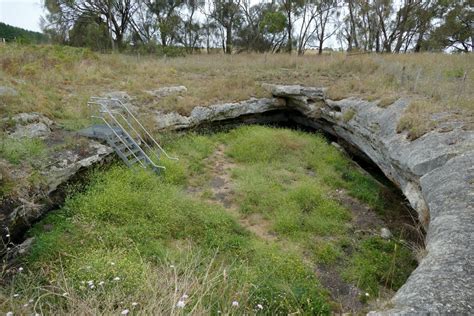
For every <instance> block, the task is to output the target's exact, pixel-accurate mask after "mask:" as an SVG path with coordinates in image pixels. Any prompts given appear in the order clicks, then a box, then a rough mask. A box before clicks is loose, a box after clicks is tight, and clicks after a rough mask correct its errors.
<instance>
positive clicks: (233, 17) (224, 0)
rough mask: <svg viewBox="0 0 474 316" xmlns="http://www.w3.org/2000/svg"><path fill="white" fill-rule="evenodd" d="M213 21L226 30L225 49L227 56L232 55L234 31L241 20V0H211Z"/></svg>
mask: <svg viewBox="0 0 474 316" xmlns="http://www.w3.org/2000/svg"><path fill="white" fill-rule="evenodd" d="M211 1H212V4H213V11H212V13H211V15H212V17H213V19H214V20H215V21H216V22H217V23H218V24H220V25H221V26H222V28H223V29H224V32H223V33H224V34H223V36H224V37H225V42H224V40H223V48H224V52H225V53H226V54H232V50H233V40H234V38H233V31H234V27H235V25H236V23H237V22H238V21H239V19H240V18H241V14H242V12H241V6H240V0H211Z"/></svg>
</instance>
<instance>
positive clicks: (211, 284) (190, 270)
mask: <svg viewBox="0 0 474 316" xmlns="http://www.w3.org/2000/svg"><path fill="white" fill-rule="evenodd" d="M163 141H164V143H165V144H166V146H167V148H168V149H169V150H170V151H171V152H172V153H173V154H176V155H178V156H179V157H180V161H178V162H174V161H171V162H167V167H168V170H167V171H166V173H165V174H164V175H163V176H161V177H157V176H156V175H154V174H152V173H150V172H147V171H145V170H130V169H127V168H126V167H123V166H121V165H114V166H113V167H112V168H110V169H108V170H106V171H104V170H99V169H98V170H96V171H95V172H92V174H91V175H90V179H91V181H90V183H89V184H88V185H87V186H86V188H85V189H81V190H79V189H77V188H76V189H74V188H71V192H70V194H69V198H68V199H67V201H66V203H65V205H64V206H63V207H62V208H61V209H59V210H56V211H54V212H51V213H49V214H48V215H47V216H46V217H45V218H44V219H43V220H41V221H40V222H39V223H37V224H36V225H35V226H34V228H33V229H32V230H31V231H30V232H29V233H28V234H29V236H31V237H35V241H34V243H33V245H32V249H31V251H30V252H29V254H28V255H27V256H25V257H22V258H21V259H20V261H19V262H18V263H17V264H16V266H15V267H14V268H12V271H11V272H10V273H5V276H8V277H5V278H4V279H3V281H2V282H3V284H2V288H1V290H0V310H2V311H13V312H14V313H15V314H28V313H41V314H98V313H105V314H119V313H132V314H160V313H161V314H188V313H195V314H218V313H223V314H275V313H280V314H294V313H299V314H330V313H331V311H337V308H335V307H334V304H332V300H333V298H331V295H330V291H329V290H328V289H327V288H325V285H324V284H323V283H322V282H321V280H320V279H319V277H318V274H317V273H315V271H316V270H315V269H317V267H318V266H319V265H325V266H331V267H334V270H333V272H334V274H335V276H337V277H338V278H341V279H342V280H345V282H352V283H353V284H355V285H357V286H358V287H359V288H360V289H361V291H362V293H365V292H367V293H368V294H367V295H370V297H371V298H377V297H382V294H381V293H382V292H386V291H385V290H384V289H393V290H396V289H397V288H398V287H400V286H401V284H403V282H404V281H405V280H406V278H407V277H408V275H409V273H410V272H411V271H412V270H413V268H414V267H415V263H414V260H413V254H412V253H411V252H410V251H409V250H408V248H407V247H406V246H405V244H402V243H400V242H399V241H398V239H399V238H402V237H403V236H400V234H399V232H396V231H394V238H393V239H391V240H382V239H381V238H380V237H378V232H377V230H376V229H374V230H373V231H370V232H364V233H358V232H356V226H355V223H354V214H353V213H352V212H351V210H350V209H349V208H347V207H346V206H345V205H344V204H343V203H341V202H340V200H338V199H337V198H336V196H335V195H334V194H333V193H334V191H335V190H340V191H344V192H347V194H348V195H350V196H352V197H354V198H357V199H358V200H359V201H361V202H360V203H363V204H366V205H368V206H369V207H370V208H372V209H373V210H375V211H376V212H379V213H380V214H383V211H384V210H385V209H386V208H389V207H390V205H387V204H386V201H385V200H384V199H383V197H382V193H381V188H380V185H379V184H378V183H377V182H376V181H374V180H373V179H372V178H370V177H369V176H367V175H365V174H363V173H361V172H360V171H359V170H358V169H357V168H355V167H354V166H353V165H352V163H351V161H350V160H349V159H348V158H347V157H345V156H344V155H343V154H342V153H340V152H339V151H338V150H337V149H336V148H334V147H333V146H331V145H329V144H327V142H326V141H325V139H324V138H323V137H320V136H318V135H310V134H305V133H303V132H299V131H291V130H287V129H276V128H269V127H262V126H250V127H240V128H237V129H234V130H231V131H230V132H227V133H224V132H222V133H217V134H213V135H197V134H185V135H177V134H171V135H167V137H164V138H163ZM218 148H224V156H223V158H222V159H223V161H219V163H221V164H223V163H226V162H227V163H229V162H231V163H232V168H230V169H225V168H224V169H223V170H224V171H222V170H221V171H222V172H229V173H230V178H231V182H232V186H233V190H232V191H231V193H230V194H229V196H228V197H227V198H228V199H229V201H230V206H229V205H224V204H222V203H218V202H216V199H215V198H216V197H215V196H213V187H212V179H213V178H214V177H215V176H216V174H215V172H216V169H215V168H214V165H213V163H216V161H213V160H212V159H213V158H212V157H213V155H214V153H215V152H216V150H217V149H218ZM221 171H219V172H221ZM255 215H258V217H256V218H257V220H256V223H255V224H256V225H260V224H262V223H265V225H261V226H262V229H264V230H266V233H267V235H269V236H273V237H274V238H269V239H266V238H262V237H260V236H259V235H258V234H255V233H254V232H253V231H252V230H251V229H250V227H249V225H247V224H244V223H245V220H247V219H249V218H251V217H252V216H255ZM20 267H21V269H20ZM364 297H365V296H364Z"/></svg>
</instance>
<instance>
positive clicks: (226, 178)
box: [207, 145, 276, 241]
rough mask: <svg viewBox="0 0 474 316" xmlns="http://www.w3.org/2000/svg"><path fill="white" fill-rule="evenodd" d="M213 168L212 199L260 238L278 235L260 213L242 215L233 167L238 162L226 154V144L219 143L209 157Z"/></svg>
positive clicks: (271, 237)
mask: <svg viewBox="0 0 474 316" xmlns="http://www.w3.org/2000/svg"><path fill="white" fill-rule="evenodd" d="M207 164H208V165H209V166H210V168H211V181H210V190H211V192H212V198H211V199H212V201H214V202H215V203H218V204H220V205H222V206H223V207H224V208H225V209H226V210H227V211H228V212H229V213H230V214H231V215H232V216H234V217H235V218H236V219H237V221H238V222H239V223H240V224H241V225H242V226H243V227H245V228H246V229H248V230H249V231H251V232H252V233H254V234H255V235H256V236H258V237H259V238H261V239H263V240H266V241H271V240H275V239H276V235H275V234H273V233H272V232H271V223H270V222H269V221H268V220H267V219H265V218H263V216H261V215H260V214H250V215H242V214H241V213H240V212H239V210H238V206H237V205H236V204H235V199H234V195H235V190H234V183H233V181H232V169H233V168H235V167H236V164H235V163H234V162H232V161H231V160H230V159H229V158H228V157H227V156H226V155H225V146H224V145H219V146H218V147H217V149H216V151H215V152H214V153H213V154H212V155H211V156H210V157H209V158H207Z"/></svg>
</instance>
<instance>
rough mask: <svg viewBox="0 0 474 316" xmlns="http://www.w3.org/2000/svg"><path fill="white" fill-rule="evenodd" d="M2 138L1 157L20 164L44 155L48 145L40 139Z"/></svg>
mask: <svg viewBox="0 0 474 316" xmlns="http://www.w3.org/2000/svg"><path fill="white" fill-rule="evenodd" d="M0 139H1V143H0V157H1V158H4V159H6V160H7V161H9V162H10V163H13V164H19V163H20V162H22V161H28V162H34V161H35V160H36V159H38V158H40V157H42V156H43V154H44V153H45V150H46V146H45V145H44V143H43V142H42V141H41V140H40V139H30V138H22V139H12V138H0Z"/></svg>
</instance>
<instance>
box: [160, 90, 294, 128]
mask: <svg viewBox="0 0 474 316" xmlns="http://www.w3.org/2000/svg"><path fill="white" fill-rule="evenodd" d="M285 106H286V105H285V102H284V101H283V100H280V99H275V98H274V99H250V100H247V101H242V102H235V103H223V104H216V105H211V106H209V107H202V106H198V107H195V108H194V109H193V110H192V111H191V114H190V115H189V116H183V115H180V114H178V113H175V112H172V113H162V112H157V113H156V126H157V128H158V129H171V130H176V129H185V128H192V127H195V126H199V125H201V124H204V123H209V122H216V121H223V120H228V119H234V118H238V117H240V116H243V115H248V114H259V113H265V112H269V111H274V110H281V109H284V108H285Z"/></svg>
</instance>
